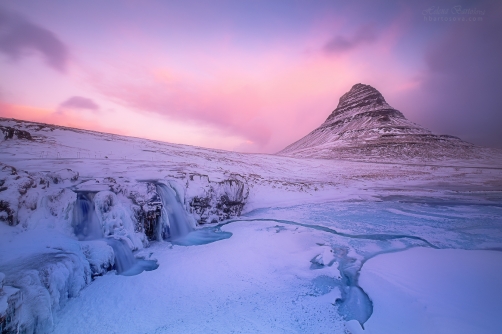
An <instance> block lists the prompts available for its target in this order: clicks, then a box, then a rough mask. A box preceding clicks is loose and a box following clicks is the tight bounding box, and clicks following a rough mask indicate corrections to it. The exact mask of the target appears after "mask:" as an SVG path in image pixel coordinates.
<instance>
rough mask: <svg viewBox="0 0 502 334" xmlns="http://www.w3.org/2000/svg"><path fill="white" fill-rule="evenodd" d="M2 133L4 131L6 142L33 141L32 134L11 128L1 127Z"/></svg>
mask: <svg viewBox="0 0 502 334" xmlns="http://www.w3.org/2000/svg"><path fill="white" fill-rule="evenodd" d="M0 131H2V134H3V139H4V140H7V139H15V138H17V139H27V140H33V138H32V137H31V134H30V133H29V132H28V131H24V130H19V129H15V128H12V127H10V126H0Z"/></svg>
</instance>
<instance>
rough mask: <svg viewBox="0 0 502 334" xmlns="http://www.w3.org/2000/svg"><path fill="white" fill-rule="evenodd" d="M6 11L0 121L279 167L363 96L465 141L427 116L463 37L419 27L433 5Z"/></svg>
mask: <svg viewBox="0 0 502 334" xmlns="http://www.w3.org/2000/svg"><path fill="white" fill-rule="evenodd" d="M202 3H204V4H205V5H201V4H202ZM481 5H483V3H481ZM0 6H2V7H0V22H3V23H1V24H0V32H1V31H2V29H4V34H3V35H2V34H0V72H1V73H2V76H1V77H2V78H1V79H0V102H1V103H0V116H3V117H14V118H19V119H26V120H33V121H42V122H48V123H55V124H60V125H67V126H73V127H80V128H86V129H92V130H97V131H106V132H112V133H118V134H124V135H131V136H137V137H146V138H151V139H157V140H163V141H168V142H173V143H183V144H190V145H197V146H204V147H214V148H221V149H226V150H237V151H243V152H264V153H274V152H277V151H279V150H280V149H282V148H284V147H285V146H286V145H288V144H290V143H291V142H293V141H295V140H297V139H299V138H300V137H302V136H304V135H305V134H307V133H308V132H310V131H311V130H313V129H314V128H316V127H317V126H318V125H319V124H321V123H322V122H323V121H324V120H325V119H326V117H327V116H328V115H329V114H330V113H331V111H332V110H333V109H335V108H336V105H337V103H338V99H339V97H340V96H341V95H342V94H343V93H345V92H346V91H348V90H349V89H350V87H351V86H352V85H354V84H356V83H359V82H361V83H366V84H370V85H372V86H374V87H375V88H377V89H379V90H380V91H381V92H382V94H383V95H384V96H385V98H386V99H387V101H388V102H389V103H390V104H391V105H392V106H394V107H396V108H398V109H400V110H401V111H402V112H403V113H404V114H405V116H407V117H408V118H410V119H411V120H414V121H416V122H420V123H422V124H423V125H425V126H430V127H431V128H432V130H439V131H442V130H444V129H448V130H450V131H452V132H453V133H451V134H454V135H459V136H461V137H462V135H464V136H465V135H466V134H465V133H458V132H461V129H462V126H464V124H460V125H459V126H458V127H457V128H455V127H453V128H452V127H451V124H450V125H448V126H449V127H448V126H446V125H445V126H443V125H442V123H441V122H436V120H437V119H440V118H441V117H439V116H438V115H437V113H433V112H432V111H428V110H436V109H437V110H439V109H440V108H439V107H438V105H434V104H432V105H431V104H430V101H435V100H434V99H437V98H438V97H437V96H436V95H434V96H433V95H430V94H432V93H430V92H428V91H427V90H426V89H424V85H425V84H426V83H428V82H429V81H430V80H432V78H435V77H434V75H435V74H436V73H431V69H430V67H431V61H430V59H429V58H430V57H431V56H430V55H431V54H432V55H434V51H435V50H436V49H438V48H441V45H439V46H438V43H439V42H438V41H441V38H445V36H448V34H450V35H451V34H453V35H454V36H456V35H458V34H459V32H458V31H460V33H461V32H462V29H465V28H464V27H459V25H458V24H457V26H455V25H444V24H440V25H437V24H436V25H433V24H430V22H425V23H424V22H422V20H423V13H422V12H423V9H424V8H427V6H428V5H420V6H418V5H407V3H406V2H399V1H397V2H394V3H389V2H386V3H385V5H384V3H383V2H371V3H368V1H354V2H350V4H348V3H347V2H343V1H340V2H336V1H335V2H332V1H326V2H323V1H320V2H318V3H315V4H312V3H310V2H306V1H303V2H302V1H297V2H296V1H291V2H287V1H278V2H276V3H270V2H260V1H255V2H247V1H245V2H242V3H240V4H237V3H235V2H224V1H222V2H220V1H217V2H214V3H212V4H208V3H206V2H193V3H185V5H184V6H182V5H180V4H175V3H170V2H164V1H151V2H137V1H124V2H115V1H109V2H107V3H106V4H103V3H102V2H89V1H81V2H80V1H75V2H71V4H70V3H68V2H63V1H60V2H59V1H55V2H50V3H44V4H41V3H40V2H31V1H26V2H18V1H13V0H12V1H6V2H5V3H2V4H1V5H0ZM422 7H423V8H422ZM427 23H429V24H427ZM464 26H465V25H464ZM486 26H487V25H485V26H481V27H482V28H483V27H484V28H486ZM2 27H3V28H2ZM467 28H471V29H474V30H475V29H479V28H478V26H476V27H473V25H472V24H471V26H467ZM479 33H480V32H479ZM2 36H3V37H2ZM5 36H7V37H5ZM474 37H476V36H475V35H474ZM474 37H473V38H474ZM2 38H3V39H2ZM440 51H441V50H440ZM437 52H439V51H437ZM428 57H429V58H428ZM436 58H437V57H436ZM436 58H433V60H434V59H436ZM424 94H429V95H424ZM451 94H453V92H451ZM430 97H433V99H432V100H431V99H430ZM425 100H428V102H426V101H425ZM420 101H424V102H423V104H421V102H420ZM496 102H497V101H494V105H496ZM438 103H439V102H438ZM427 108H429V109H427ZM431 108H432V109H431ZM434 108H436V109H434ZM495 108H496V107H495ZM443 109H444V108H443ZM424 110H425V111H424ZM424 123H425V124H424ZM455 131H457V133H455ZM476 133H478V132H476ZM471 137H473V138H475V135H472V136H471ZM467 139H469V138H467ZM495 145H497V143H495Z"/></svg>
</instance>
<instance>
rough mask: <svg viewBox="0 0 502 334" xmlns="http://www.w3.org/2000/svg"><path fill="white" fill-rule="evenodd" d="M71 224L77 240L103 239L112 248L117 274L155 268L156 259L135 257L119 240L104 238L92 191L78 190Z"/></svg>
mask: <svg viewBox="0 0 502 334" xmlns="http://www.w3.org/2000/svg"><path fill="white" fill-rule="evenodd" d="M72 219H73V220H72V224H73V228H74V232H75V235H76V236H77V237H78V239H79V240H100V239H101V240H104V241H105V242H106V243H107V244H108V245H110V247H112V249H113V254H114V269H115V270H116V271H117V273H118V274H122V275H137V274H139V273H141V272H143V271H144V270H155V269H157V267H158V264H157V262H156V261H151V260H143V259H136V258H135V257H134V255H133V253H132V251H131V249H130V248H129V247H128V246H127V245H126V244H125V243H124V242H123V241H121V240H119V239H115V238H113V237H109V238H104V236H103V230H102V227H101V222H100V221H99V218H98V215H97V213H96V208H95V205H94V193H91V192H89V193H83V192H79V193H78V195H77V201H76V202H75V206H74V207H73V217H72Z"/></svg>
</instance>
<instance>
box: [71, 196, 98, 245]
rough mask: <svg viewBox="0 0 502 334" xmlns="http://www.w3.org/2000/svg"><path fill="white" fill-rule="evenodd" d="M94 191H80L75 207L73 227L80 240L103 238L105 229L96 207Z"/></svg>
mask: <svg viewBox="0 0 502 334" xmlns="http://www.w3.org/2000/svg"><path fill="white" fill-rule="evenodd" d="M93 198H94V194H93V193H78V194H77V201H76V202H75V206H74V207H73V221H72V224H73V227H74V232H75V235H76V236H77V237H78V239H79V240H95V239H101V238H103V230H102V228H101V224H100V223H99V219H98V216H97V214H96V210H95V207H94V201H93Z"/></svg>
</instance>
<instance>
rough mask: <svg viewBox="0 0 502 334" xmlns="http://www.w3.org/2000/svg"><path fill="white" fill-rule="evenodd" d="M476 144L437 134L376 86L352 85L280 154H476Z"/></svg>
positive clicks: (436, 156) (381, 156) (422, 156)
mask: <svg viewBox="0 0 502 334" xmlns="http://www.w3.org/2000/svg"><path fill="white" fill-rule="evenodd" d="M475 150H476V147H475V146H474V145H472V144H470V143H467V142H464V141H462V140H461V139H459V138H457V137H453V136H448V135H436V134H433V133H432V132H430V131H429V130H427V129H425V128H422V127H421V126H419V125H417V124H415V123H413V122H411V121H409V120H408V119H406V118H405V117H404V115H403V114H402V113H401V112H400V111H398V110H396V109H394V108H392V107H391V106H390V105H389V104H388V103H387V102H386V101H385V99H384V97H383V96H382V94H380V92H379V91H378V90H376V89H375V88H373V87H371V86H369V85H364V84H360V83H359V84H356V85H354V86H353V87H352V88H351V90H350V91H349V92H347V93H345V94H344V95H343V96H342V97H341V98H340V101H339V103H338V106H337V108H336V109H335V110H334V111H333V112H332V113H331V115H329V117H328V118H327V119H326V121H325V122H324V123H323V124H321V126H319V127H318V128H317V129H315V130H314V131H312V132H311V133H309V134H308V135H307V136H305V137H303V138H301V139H300V140H298V141H297V142H295V143H293V144H291V145H289V146H288V147H286V148H285V149H283V150H282V151H280V152H279V153H278V154H279V155H286V156H293V157H301V158H328V159H329V158H356V159H364V158H378V159H386V158H390V159H402V158H418V159H425V160H435V159H441V158H475V157H477V155H478V154H476V152H475Z"/></svg>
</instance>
